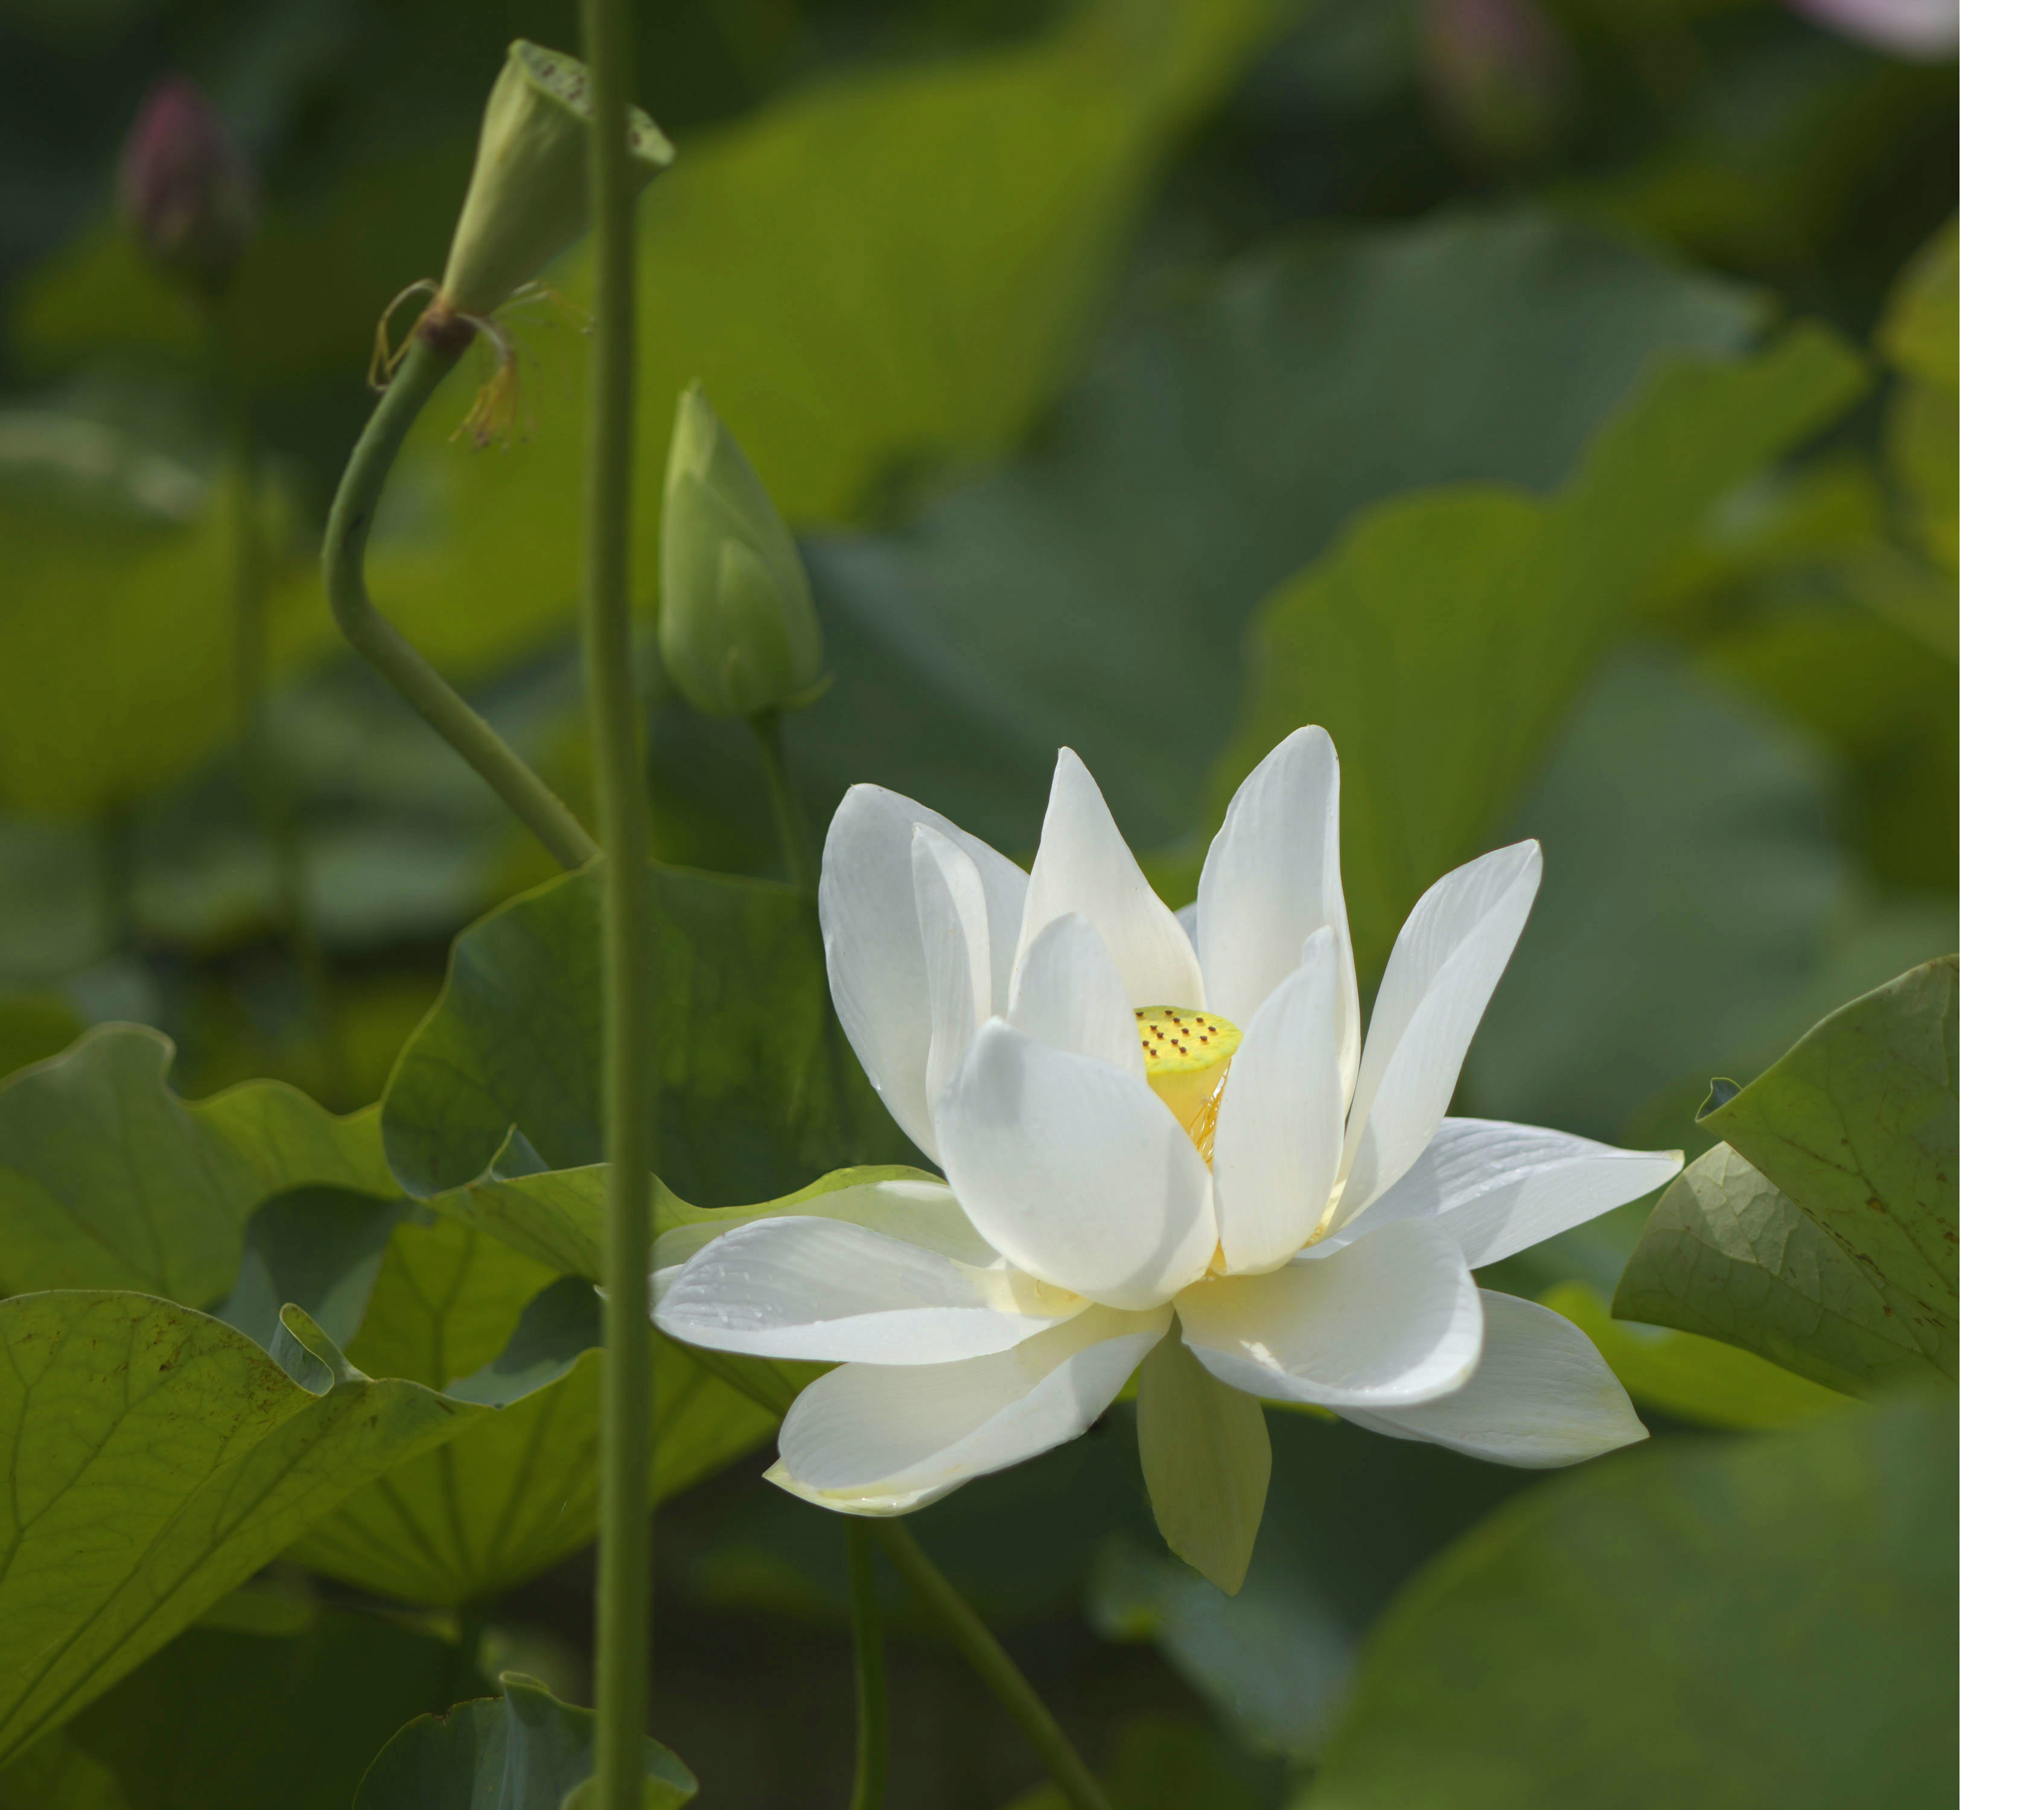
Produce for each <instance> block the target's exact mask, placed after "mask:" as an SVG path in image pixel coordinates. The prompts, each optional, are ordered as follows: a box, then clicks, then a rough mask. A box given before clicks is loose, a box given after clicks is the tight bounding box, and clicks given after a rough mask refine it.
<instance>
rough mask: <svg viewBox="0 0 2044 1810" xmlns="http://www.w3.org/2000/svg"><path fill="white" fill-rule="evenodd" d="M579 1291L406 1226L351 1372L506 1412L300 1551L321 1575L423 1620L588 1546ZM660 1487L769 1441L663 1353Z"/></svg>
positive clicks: (390, 1482)
mask: <svg viewBox="0 0 2044 1810" xmlns="http://www.w3.org/2000/svg"><path fill="white" fill-rule="evenodd" d="M600 1340H601V1327H600V1313H599V1304H598V1302H597V1298H596V1295H595V1292H594V1290H592V1289H591V1288H590V1286H589V1284H588V1283H586V1281H583V1280H582V1279H579V1278H577V1277H574V1276H572V1275H569V1276H566V1277H563V1276H560V1275H557V1274H556V1272H555V1270H554V1269H552V1268H551V1267H547V1266H544V1265H543V1264H539V1263H536V1262H534V1261H533V1260H532V1259H531V1258H529V1257H527V1256H521V1254H520V1253H519V1252H517V1251H516V1250H514V1249H513V1248H511V1247H510V1246H509V1245H508V1244H504V1243H502V1242H501V1241H498V1240H497V1239H494V1238H492V1237H489V1236H487V1235H486V1234H485V1233H482V1232H481V1231H478V1230H477V1229H475V1228H474V1226H472V1225H466V1224H464V1223H463V1222H462V1221H459V1220H457V1219H454V1218H444V1217H443V1218H439V1219H438V1220H437V1221H435V1222H433V1223H432V1224H429V1225H420V1224H406V1225H400V1226H398V1228H397V1229H396V1230H395V1231H394V1233H392V1234H391V1235H390V1243H389V1245H388V1247H387V1248H386V1250H385V1251H384V1252H383V1257H382V1267H381V1268H380V1270H379V1271H378V1274H377V1278H376V1287H375V1293H374V1294H373V1295H372V1296H371V1298H370V1300H369V1302H368V1306H367V1312H366V1313H365V1314H364V1315H363V1320H362V1325H361V1330H360V1331H359V1333H356V1335H355V1337H354V1339H353V1340H352V1344H350V1346H349V1356H350V1357H351V1359H352V1360H353V1361H354V1362H355V1363H358V1364H359V1365H360V1366H361V1367H363V1368H364V1369H367V1370H371V1371H376V1372H378V1374H382V1375H401V1376H407V1377H410V1378H413V1379H416V1380H417V1381H418V1382H424V1383H425V1384H428V1386H432V1387H433V1388H436V1389H439V1390H444V1391H445V1392H446V1393H447V1394H449V1395H451V1396H452V1397H454V1398H456V1399H459V1400H462V1401H467V1402H492V1403H495V1402H503V1403H505V1404H507V1405H505V1406H503V1407H502V1409H501V1412H499V1413H494V1414H490V1415H487V1416H484V1417H480V1418H478V1419H477V1420H475V1421H473V1422H471V1424H470V1425H467V1427H465V1428H463V1431H462V1432H460V1433H459V1435H458V1436H456V1437H455V1439H453V1440H451V1441H449V1442H448V1444H445V1445H444V1446H442V1447H440V1448H439V1449H438V1450H437V1451H431V1452H428V1453H425V1454H424V1455H421V1457H419V1458H417V1459H413V1461H412V1462H410V1463H405V1464H401V1465H398V1466H397V1467H394V1469H392V1470H390V1471H387V1472H386V1474H384V1475H383V1476H382V1477H381V1478H378V1479H377V1480H376V1482H374V1483H373V1484H371V1485H370V1486H368V1487H367V1488H366V1489H364V1490H361V1491H360V1492H359V1494H356V1495H355V1496H354V1497H352V1499H350V1500H349V1501H346V1502H344V1503H343V1504H341V1505H340V1506H339V1507H338V1508H337V1509H335V1510H334V1512H333V1513H331V1514H329V1515H328V1516H327V1517H325V1519H324V1520H321V1522H319V1523H318V1524H317V1525H316V1526H314V1527H313V1528H311V1529H310V1530H309V1532H307V1533H306V1534H305V1536H304V1537H303V1538H302V1539H301V1540H298V1543H296V1544H295V1545H294V1547H292V1549H291V1556H292V1557H293V1558H294V1559H297V1560H298V1561H299V1562H300V1563H303V1564H305V1565H309V1566H313V1568H314V1569H316V1570H321V1571H324V1572H325V1573H327V1574H328V1575H330V1576H332V1577H336V1578H342V1579H344V1580H345V1581H346V1582H349V1583H352V1584H355V1585H359V1586H361V1587H362V1588H363V1589H365V1590H375V1591H378V1592H379V1593H382V1594H384V1595H386V1596H393V1597H401V1598H403V1599H405V1600H407V1601H413V1602H421V1603H432V1604H444V1605H459V1604H463V1603H471V1602H475V1601H482V1600H485V1599H486V1598H488V1597H491V1596H493V1595H494V1594H496V1593H499V1592H501V1591H502V1590H505V1589H507V1588H508V1587H509V1586H511V1585H513V1584H514V1583H517V1582H520V1581H521V1580H522V1579H524V1578H528V1577H530V1576H532V1574H535V1573H536V1572H539V1571H541V1570H545V1568H546V1567H547V1566H548V1565H550V1564H551V1563H554V1562H555V1560H556V1559H560V1558H562V1557H563V1556H564V1555H567V1553H570V1552H572V1551H574V1550H575V1549H576V1548H577V1547H580V1546H582V1545H584V1544H586V1543H587V1542H588V1541H589V1540H591V1539H593V1538H594V1536H595V1534H596V1526H597V1478H598V1476H599V1474H600V1469H599V1467H598V1465H597V1440H598V1436H599V1432H600V1429H601V1425H602V1414H601V1404H600V1401H599V1393H600V1389H601V1374H602V1362H603V1355H602V1352H601V1350H600V1349H598V1348H597V1347H598V1345H599V1344H600ZM653 1413H654V1450H653V1488H654V1491H655V1497H656V1498H658V1497H665V1496H667V1495H669V1494H672V1493H673V1492H674V1491H675V1490H680V1489H682V1488H684V1487H686V1486H687V1485H688V1484H690V1483H692V1482H695V1481H696V1480H697V1478H700V1477H701V1476H703V1475H704V1474H706V1473H708V1472H709V1471H713V1470H715V1469H717V1468H718V1467H720V1466H722V1465H723V1464H724V1463H728V1462H729V1461H730V1460H731V1459H733V1458H735V1457H736V1456H737V1455H740V1453H742V1452H744V1451H748V1450H750V1449H751V1448H752V1447H754V1446H755V1445H757V1444H759V1441H760V1440H763V1439H764V1438H765V1437H766V1436H767V1435H768V1434H769V1433H770V1432H771V1430H772V1427H773V1421H772V1419H771V1417H770V1416H768V1415H767V1413H764V1412H763V1410H762V1409H759V1408H758V1407H756V1406H755V1405H753V1404H752V1403H751V1402H749V1401H747V1399H746V1398H744V1397H743V1395H741V1394H738V1393H736V1391H734V1390H732V1389H731V1388H730V1387H728V1386H727V1385H725V1384H724V1383H723V1382H719V1381H717V1379H714V1378H713V1376H711V1375H710V1374H709V1372H708V1371H705V1370H704V1369H703V1368H702V1367H701V1366H700V1365H698V1364H697V1363H696V1362H695V1361H694V1359H693V1358H691V1357H690V1356H689V1354H688V1353H686V1352H683V1351H682V1349H681V1348H679V1347H678V1346H675V1345H674V1344H670V1342H669V1341H667V1340H659V1344H658V1348H657V1350H656V1352H655V1369H654V1408H653Z"/></svg>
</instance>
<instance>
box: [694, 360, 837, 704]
mask: <svg viewBox="0 0 2044 1810" xmlns="http://www.w3.org/2000/svg"><path fill="white" fill-rule="evenodd" d="M660 656H661V658H662V659H663V661H665V663H666V665H667V673H668V677H670V678H671V679H672V680H673V681H674V686H675V688H676V689H677V690H678V691H679V692H681V694H682V696H683V697H685V698H686V699H687V700H689V702H690V704H693V705H694V707H695V708H697V710H699V711H701V712H702V713H703V714H704V715H705V716H755V715H758V714H759V712H760V711H763V710H770V709H773V708H786V707H788V706H790V705H796V704H801V703H802V702H804V701H806V700H805V696H804V694H805V693H808V692H812V691H813V689H814V688H815V686H816V679H817V676H818V674H819V673H820V672H821V670H822V667H823V635H822V632H821V631H820V630H819V628H818V627H817V626H816V606H815V604H814V603H813V602H812V600H811V599H810V596H809V574H808V573H806V572H805V571H804V570H803V569H802V560H801V554H798V553H797V551H796V550H795V543H794V538H793V536H792V535H790V533H789V532H788V527H787V524H786V523H785V522H783V521H782V520H781V515H780V512H779V511H778V510H777V509H776V508H774V503H773V499H772V498H771V497H769V496H768V495H767V487H766V486H765V485H763V484H762V483H761V482H760V481H759V474H757V473H756V472H755V471H754V470H753V469H752V465H751V461H750V460H748V459H747V458H746V456H745V454H744V452H743V451H742V450H741V449H740V447H739V444H738V443H737V441H736V440H734V439H732V437H731V435H729V434H728V432H726V431H725V430H724V424H723V423H722V422H721V421H720V420H718V419H717V412H716V411H715V410H714V409H713V408H711V407H710V405H709V401H707V399H706V398H705V397H704V395H703V393H702V390H701V386H700V385H695V384H691V385H690V386H689V388H688V389H687V390H686V392H684V393H683V394H682V401H681V407H680V408H679V409H678V411H677V412H676V414H675V416H674V443H673V444H672V446H671V447H670V448H669V450H668V454H667V493H666V498H665V502H664V504H663V508H662V512H661V517H660Z"/></svg>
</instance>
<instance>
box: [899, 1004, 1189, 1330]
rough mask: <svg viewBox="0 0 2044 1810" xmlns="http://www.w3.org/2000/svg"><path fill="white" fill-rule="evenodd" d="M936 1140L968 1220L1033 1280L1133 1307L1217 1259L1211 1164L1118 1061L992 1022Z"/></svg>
mask: <svg viewBox="0 0 2044 1810" xmlns="http://www.w3.org/2000/svg"><path fill="white" fill-rule="evenodd" d="M937 1135H938V1137H939V1140H940V1141H941V1142H942V1143H943V1148H944V1157H945V1163H946V1166H947V1168H948V1170H949V1172H950V1179H951V1187H953V1188H954V1189H955V1191H957V1194H958V1197H959V1202H960V1203H961V1204H962V1206H964V1208H965V1210H966V1215H967V1217H968V1218H970V1219H971V1221H972V1222H973V1224H974V1226H975V1227H977V1228H978V1231H979V1233H980V1234H981V1236H982V1237H984V1238H985V1240H986V1241H987V1242H988V1243H989V1244H992V1245H993V1248H995V1249H996V1250H997V1251H999V1252H1001V1255H1002V1256H1005V1257H1006V1258H1007V1259H1008V1260H1009V1262H1010V1263H1011V1264H1014V1265H1015V1266H1016V1267H1017V1268H1018V1269H1021V1270H1026V1271H1028V1273H1029V1274H1030V1275H1034V1276H1039V1277H1041V1278H1042V1279H1043V1280H1044V1281H1045V1282H1047V1283H1054V1284H1055V1285H1056V1286H1057V1287H1059V1288H1068V1289H1070V1290H1073V1292H1074V1293H1075V1294H1083V1295H1085V1296H1087V1297H1088V1298H1089V1299H1091V1300H1094V1301H1100V1302H1106V1303H1107V1304H1108V1306H1114V1307H1125V1308H1131V1309H1136V1308H1144V1307H1151V1306H1155V1305H1156V1304H1157V1303H1158V1302H1164V1301H1168V1300H1170V1298H1171V1297H1172V1296H1173V1295H1174V1294H1176V1293H1177V1292H1178V1290H1180V1289H1181V1288H1183V1287H1185V1284H1186V1283H1189V1282H1190V1281H1191V1280H1192V1279H1193V1278H1194V1277H1195V1276H1197V1275H1201V1274H1202V1273H1203V1272H1204V1271H1205V1269H1206V1267H1207V1265H1208V1263H1209V1262H1211V1261H1212V1257H1213V1250H1214V1214H1213V1189H1212V1178H1211V1177H1210V1176H1209V1175H1208V1173H1207V1166H1206V1164H1204V1163H1203V1162H1201V1160H1200V1154H1199V1152H1198V1151H1197V1149H1194V1148H1193V1141H1192V1140H1191V1139H1190V1138H1189V1137H1186V1135H1185V1133H1184V1132H1183V1131H1182V1130H1181V1129H1180V1128H1179V1125H1178V1121H1177V1120H1176V1119H1175V1118H1173V1117H1172V1116H1171V1110H1170V1107H1168V1106H1166V1105H1165V1104H1164V1102H1162V1100H1160V1099H1158V1097H1157V1096H1156V1095H1155V1094H1153V1093H1152V1092H1151V1091H1150V1089H1149V1088H1148V1087H1147V1086H1145V1085H1144V1083H1143V1082H1141V1081H1139V1080H1138V1079H1136V1078H1135V1076H1133V1075H1131V1074H1129V1073H1128V1072H1127V1071H1126V1070H1125V1069H1122V1068H1116V1067H1115V1066H1114V1065H1113V1064H1112V1063H1108V1062H1102V1061H1101V1060H1098V1059H1097V1058H1096V1057H1093V1056H1073V1055H1070V1054H1068V1053H1066V1051H1064V1050H1062V1049H1051V1047H1050V1046H1049V1045H1047V1044H1041V1043H1038V1042H1036V1041H1034V1040H1033V1039H1032V1038H1030V1037H1024V1035H1023V1034H1022V1033H1020V1031H1018V1030H1015V1029H1014V1028H1013V1027H1012V1026H1009V1025H1007V1024H1004V1023H1003V1022H1001V1020H1000V1019H998V1018H994V1019H991V1020H989V1022H987V1023H986V1024H985V1026H982V1029H981V1030H980V1033H979V1035H978V1037H976V1038H974V1041H973V1046H972V1049H971V1052H970V1054H968V1055H967V1056H966V1059H965V1064H964V1066H963V1067H962V1068H960V1069H959V1077H958V1079H957V1081H956V1082H955V1083H954V1084H953V1086H952V1087H951V1091H950V1092H949V1093H947V1094H946V1095H944V1097H943V1099H940V1100H939V1102H937Z"/></svg>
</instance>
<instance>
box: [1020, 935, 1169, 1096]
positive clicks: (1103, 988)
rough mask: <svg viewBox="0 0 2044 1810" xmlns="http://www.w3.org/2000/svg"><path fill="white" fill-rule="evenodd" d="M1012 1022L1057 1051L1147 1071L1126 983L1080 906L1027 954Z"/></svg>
mask: <svg viewBox="0 0 2044 1810" xmlns="http://www.w3.org/2000/svg"><path fill="white" fill-rule="evenodd" d="M1008 1020H1009V1023H1011V1024H1012V1025H1013V1026H1014V1027H1015V1028H1016V1030H1019V1031H1020V1032H1021V1033H1023V1034H1024V1036H1025V1037H1034V1038H1035V1040H1036V1041H1037V1042H1039V1043H1047V1044H1048V1045H1051V1048H1052V1049H1065V1050H1070V1052H1071V1053H1072V1054H1073V1055H1074V1056H1098V1057H1099V1058H1100V1060H1101V1061H1103V1062H1112V1063H1113V1064H1115V1065H1116V1067H1117V1068H1125V1069H1127V1070H1128V1072H1129V1073H1130V1074H1131V1075H1133V1076H1136V1077H1137V1078H1138V1079H1140V1078H1141V1076H1142V1075H1143V1040H1142V1038H1141V1037H1140V1036H1139V1035H1138V1033H1137V1032H1136V1029H1135V1007H1133V1006H1132V1005H1131V1004H1130V1003H1129V1001H1128V988H1127V987H1124V986H1123V985H1122V984H1121V975H1120V970H1118V969H1117V968H1116V967H1115V965H1114V958H1113V957H1112V956H1110V955H1109V954H1108V953H1107V945H1106V944H1105V943H1104V942H1102V941H1101V940H1100V933H1099V932H1098V931H1097V930H1095V929H1094V928H1093V926H1092V925H1091V924H1089V923H1088V922H1086V920H1085V918H1082V917H1081V916H1080V915H1078V912H1076V911H1068V912H1066V914H1065V915H1064V916H1063V917H1062V918H1052V919H1051V922H1049V923H1048V924H1047V925H1045V926H1044V927H1043V930H1041V931H1040V932H1039V934H1038V935H1037V937H1036V939H1035V941H1034V942H1032V943H1031V944H1030V945H1029V946H1028V949H1027V950H1025V951H1024V953H1023V957H1022V964H1021V967H1020V969H1019V970H1018V971H1017V972H1016V976H1015V1002H1014V1004H1013V1005H1012V1007H1010V1009H1009V1014H1008Z"/></svg>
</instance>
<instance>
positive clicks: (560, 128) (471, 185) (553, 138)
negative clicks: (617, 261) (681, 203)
mask: <svg viewBox="0 0 2044 1810" xmlns="http://www.w3.org/2000/svg"><path fill="white" fill-rule="evenodd" d="M628 132H629V136H630V142H631V165H632V174H633V175H634V177H635V178H636V180H637V182H639V184H640V186H644V185H645V184H646V183H647V182H651V180H652V179H653V178H655V176H657V175H659V173H660V172H661V171H663V170H664V169H666V168H667V166H668V165H669V164H670V163H672V162H674V147H673V146H672V145H671V144H669V143H668V142H667V135H666V134H665V133H664V132H662V131H661V130H660V128H659V127H658V126H657V125H655V124H654V123H653V121H651V119H650V118H648V117H647V115H646V114H644V113H642V112H640V109H638V108H636V107H634V108H632V109H631V113H630V123H629V127H628ZM589 134H590V105H589V71H587V70H586V68H584V67H582V64H581V63H578V62H577V61H576V60H575V59H574V58H573V57H571V56H563V55H562V54H561V52H559V51H557V50H546V49H543V48H541V47H540V45H538V44H528V43H527V42H526V41H525V40H524V39H523V38H521V39H519V40H517V42H516V43H515V44H513V45H512V46H511V48H510V50H509V52H508V53H507V54H506V56H505V59H504V69H503V72H502V73H501V75H498V78H497V86H495V87H494V88H493V89H491V90H490V105H488V107H487V108H486V109H484V112H483V115H482V139H481V140H480V142H479V143H478V144H477V146H476V148H475V168H474V172H473V173H472V174H471V175H470V177H469V178H468V197H467V200H465V201H463V203H462V207H461V218H460V219H459V220H458V221H457V222H456V223H455V229H454V244H453V247H452V248H451V250H450V251H448V264H447V274H446V275H445V276H444V277H443V278H441V280H440V308H441V309H443V310H444V312H446V313H450V314H466V315H475V316H485V315H490V314H494V313H496V311H497V310H498V309H499V308H500V307H501V306H502V305H503V304H504V303H505V302H506V301H509V300H510V298H511V297H512V296H513V294H514V293H516V292H517V290H519V289H521V287H523V286H524V285H525V284H527V283H528V282H532V279H533V278H535V277H536V276H538V275H539V274H540V271H541V270H544V268H545V267H546V266H547V265H548V264H549V263H551V262H552V261H553V259H555V257H557V256H559V254H560V253H561V252H563V251H566V250H567V247H569V246H570V245H571V244H574V241H575V240H578V239H579V238H580V237H581V236H582V234H583V233H584V232H586V231H587V230H588V227H589V175H588V163H587V159H588V155H589Z"/></svg>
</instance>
